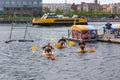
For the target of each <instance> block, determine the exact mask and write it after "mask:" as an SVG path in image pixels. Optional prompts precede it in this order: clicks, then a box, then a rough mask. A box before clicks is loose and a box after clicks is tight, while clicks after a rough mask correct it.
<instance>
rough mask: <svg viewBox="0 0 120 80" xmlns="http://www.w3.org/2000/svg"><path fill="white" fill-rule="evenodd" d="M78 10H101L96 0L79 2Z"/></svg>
mask: <svg viewBox="0 0 120 80" xmlns="http://www.w3.org/2000/svg"><path fill="white" fill-rule="evenodd" d="M78 10H81V11H100V10H102V6H101V5H100V3H98V0H94V3H85V2H81V4H80V5H79V6H78Z"/></svg>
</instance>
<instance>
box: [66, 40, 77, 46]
mask: <svg viewBox="0 0 120 80" xmlns="http://www.w3.org/2000/svg"><path fill="white" fill-rule="evenodd" d="M68 44H69V45H71V46H74V45H75V44H76V43H75V42H74V41H68Z"/></svg>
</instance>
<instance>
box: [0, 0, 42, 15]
mask: <svg viewBox="0 0 120 80" xmlns="http://www.w3.org/2000/svg"><path fill="white" fill-rule="evenodd" d="M0 11H2V12H6V13H13V12H14V13H16V14H21V13H22V14H30V15H34V16H37V15H41V11H42V0H0Z"/></svg>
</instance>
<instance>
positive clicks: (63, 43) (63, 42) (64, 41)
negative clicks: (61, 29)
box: [58, 36, 66, 46]
mask: <svg viewBox="0 0 120 80" xmlns="http://www.w3.org/2000/svg"><path fill="white" fill-rule="evenodd" d="M58 43H59V44H61V46H63V45H66V44H65V43H66V40H65V39H64V37H63V36H62V37H61V39H59V41H58Z"/></svg>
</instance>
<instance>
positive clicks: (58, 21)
mask: <svg viewBox="0 0 120 80" xmlns="http://www.w3.org/2000/svg"><path fill="white" fill-rule="evenodd" d="M74 22H75V24H77V25H78V24H79V25H87V24H88V23H87V19H86V18H47V19H41V18H40V19H39V18H38V19H35V18H34V19H33V21H32V24H33V25H41V26H69V25H70V26H71V25H73V24H74Z"/></svg>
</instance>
